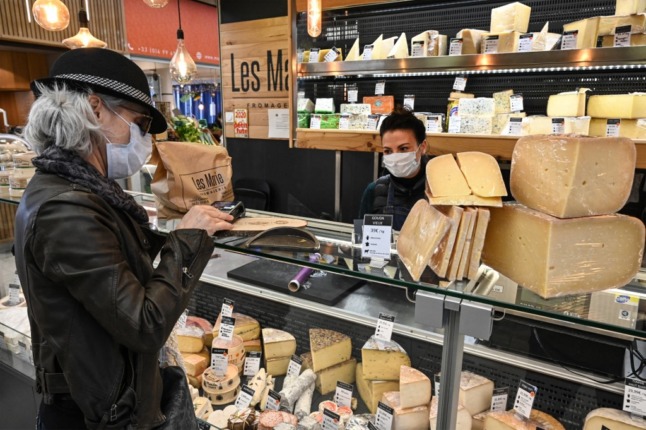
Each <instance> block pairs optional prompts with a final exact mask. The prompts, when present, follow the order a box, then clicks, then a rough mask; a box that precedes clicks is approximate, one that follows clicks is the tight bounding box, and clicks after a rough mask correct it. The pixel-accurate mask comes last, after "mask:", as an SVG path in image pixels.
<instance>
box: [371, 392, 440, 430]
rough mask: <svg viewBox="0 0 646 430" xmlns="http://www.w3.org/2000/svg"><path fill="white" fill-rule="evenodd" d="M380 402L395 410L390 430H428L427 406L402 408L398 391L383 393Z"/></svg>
mask: <svg viewBox="0 0 646 430" xmlns="http://www.w3.org/2000/svg"><path fill="white" fill-rule="evenodd" d="M381 401H382V402H383V403H385V404H386V405H388V406H390V407H391V408H393V409H394V410H395V411H394V412H395V416H394V417H393V426H392V430H428V428H429V425H430V422H429V415H430V414H429V411H428V406H429V405H428V404H426V405H423V406H415V407H413V408H404V407H402V405H401V400H400V396H399V391H387V392H385V393H384V394H383V397H382V398H381Z"/></svg>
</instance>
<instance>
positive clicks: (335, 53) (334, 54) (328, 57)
mask: <svg viewBox="0 0 646 430" xmlns="http://www.w3.org/2000/svg"><path fill="white" fill-rule="evenodd" d="M338 57H339V50H338V49H337V47H336V46H333V47H332V49H330V50H329V51H328V53H327V54H325V57H323V60H324V61H325V62H326V63H330V62H332V61H334V60H336V59H337V58H338Z"/></svg>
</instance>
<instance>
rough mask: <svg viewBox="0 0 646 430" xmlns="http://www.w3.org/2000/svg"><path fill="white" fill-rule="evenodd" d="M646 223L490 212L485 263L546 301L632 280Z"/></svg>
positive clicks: (515, 208) (514, 208) (517, 210)
mask: <svg viewBox="0 0 646 430" xmlns="http://www.w3.org/2000/svg"><path fill="white" fill-rule="evenodd" d="M643 252H644V224H643V223H642V222H641V221H640V220H639V219H637V218H633V217H629V216H625V215H616V214H615V215H601V216H587V217H581V218H570V219H559V218H555V217H552V216H550V215H547V214H545V213H542V212H538V211H535V210H532V209H529V208H526V207H524V206H522V205H519V204H505V205H504V206H503V207H502V208H499V209H498V208H497V209H491V219H490V221H489V227H488V229H487V236H486V238H485V245H484V248H483V250H482V261H483V263H485V264H486V265H488V266H490V267H491V268H492V269H494V270H497V271H498V272H500V273H501V274H503V275H505V276H507V277H508V278H510V279H512V280H514V281H515V282H518V283H519V284H520V285H521V286H523V287H525V288H527V289H529V290H530V291H533V292H534V293H536V294H538V295H539V296H541V297H543V298H551V297H558V296H565V295H568V294H578V293H588V292H593V291H600V290H605V289H608V288H614V287H620V286H624V285H626V284H627V283H628V282H630V281H631V280H632V279H633V278H634V276H635V274H636V273H637V272H638V271H639V268H640V266H641V261H642V256H643Z"/></svg>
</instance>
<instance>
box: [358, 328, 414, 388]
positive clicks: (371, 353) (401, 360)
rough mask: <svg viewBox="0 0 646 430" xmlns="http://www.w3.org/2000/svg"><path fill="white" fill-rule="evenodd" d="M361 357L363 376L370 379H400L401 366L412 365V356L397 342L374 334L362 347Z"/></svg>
mask: <svg viewBox="0 0 646 430" xmlns="http://www.w3.org/2000/svg"><path fill="white" fill-rule="evenodd" d="M361 359H362V363H363V377H364V378H365V379H368V380H378V381H398V380H399V370H400V368H401V366H410V357H408V354H407V353H406V351H404V348H402V347H401V346H400V345H399V344H398V343H397V342H395V341H393V340H391V341H390V342H386V341H383V340H380V339H377V338H376V337H374V336H371V337H370V339H368V341H367V342H366V343H365V345H363V347H362V348H361Z"/></svg>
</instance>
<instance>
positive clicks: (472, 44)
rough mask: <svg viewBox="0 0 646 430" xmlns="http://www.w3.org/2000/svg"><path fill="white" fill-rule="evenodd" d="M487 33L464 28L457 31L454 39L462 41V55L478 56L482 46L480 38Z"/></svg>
mask: <svg viewBox="0 0 646 430" xmlns="http://www.w3.org/2000/svg"><path fill="white" fill-rule="evenodd" d="M486 33H487V32H486V31H484V30H474V29H470V28H465V29H464V30H460V31H458V34H456V36H455V37H456V38H458V39H462V54H479V53H480V46H481V44H482V37H483V36H484V35H485V34H486Z"/></svg>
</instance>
